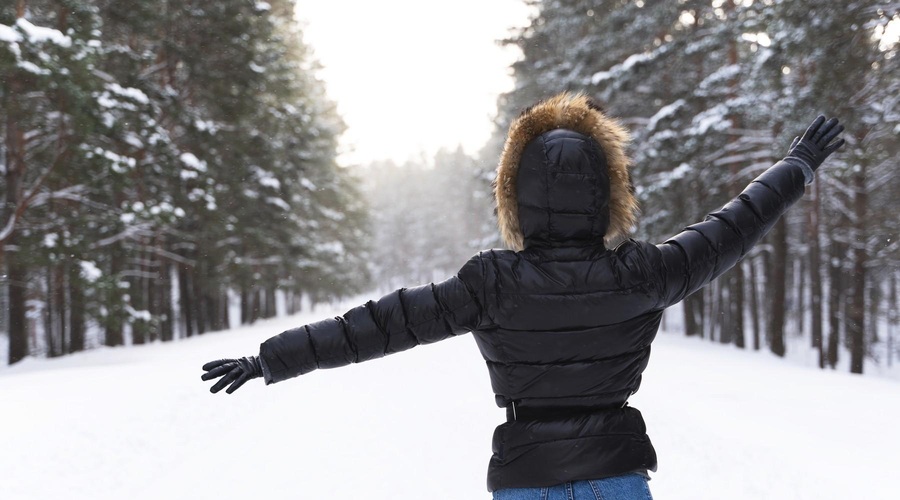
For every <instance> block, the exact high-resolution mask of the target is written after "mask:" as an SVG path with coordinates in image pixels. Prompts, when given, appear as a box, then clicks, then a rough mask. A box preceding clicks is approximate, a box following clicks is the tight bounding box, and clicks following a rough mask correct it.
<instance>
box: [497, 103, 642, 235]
mask: <svg viewBox="0 0 900 500" xmlns="http://www.w3.org/2000/svg"><path fill="white" fill-rule="evenodd" d="M589 102H590V101H589V98H588V97H587V96H585V95H584V94H581V93H578V94H571V93H568V92H564V93H562V94H559V95H556V96H554V97H551V98H550V99H547V100H545V101H541V102H539V103H538V104H536V105H534V106H532V107H531V108H528V109H527V110H525V111H524V112H523V113H522V114H521V115H520V116H519V117H518V118H516V119H515V120H513V122H512V124H511V125H510V126H509V134H508V135H507V138H506V143H505V144H504V146H503V153H502V154H501V155H500V163H499V165H498V166H497V176H496V178H495V179H494V200H495V202H496V207H497V225H498V226H499V228H500V235H501V237H502V238H503V241H504V243H506V245H507V246H508V247H509V248H510V249H512V250H516V251H518V250H522V249H524V248H525V240H524V236H523V234H522V229H521V228H520V227H519V205H518V202H517V200H516V176H517V174H518V171H519V161H520V160H521V158H522V151H523V150H524V149H525V145H527V144H528V143H529V142H530V141H531V140H533V139H534V138H536V137H538V136H539V135H541V134H543V133H545V132H549V131H551V130H554V129H560V128H561V129H567V130H573V131H575V132H578V133H580V134H583V135H586V136H589V137H592V138H593V139H594V140H595V141H597V143H598V144H599V145H600V149H602V150H603V154H604V155H606V163H607V165H608V169H609V184H610V200H609V229H608V230H607V232H606V235H605V238H604V239H605V240H606V242H607V243H609V242H610V241H612V240H614V239H616V238H618V237H622V236H625V235H626V234H628V232H629V231H630V229H631V227H632V226H633V225H634V223H635V220H636V218H637V211H638V204H637V200H636V199H635V197H634V193H633V192H632V188H631V182H630V178H629V175H628V167H629V166H630V164H631V160H630V159H629V158H628V156H626V154H625V148H626V146H627V145H628V141H629V140H630V136H629V135H628V132H627V131H626V130H625V128H624V127H623V126H622V125H620V124H619V122H618V121H616V120H615V119H613V118H611V117H609V116H607V115H606V114H604V113H603V112H601V111H600V110H598V109H596V107H593V108H592V107H591V105H590V104H589Z"/></svg>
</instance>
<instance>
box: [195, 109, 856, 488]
mask: <svg viewBox="0 0 900 500" xmlns="http://www.w3.org/2000/svg"><path fill="white" fill-rule="evenodd" d="M842 130H843V127H842V126H841V125H839V124H838V122H837V120H835V119H831V120H828V121H825V118H824V117H821V116H820V117H818V118H817V119H816V120H815V121H814V122H813V124H812V125H811V126H810V127H809V129H808V130H807V131H806V133H805V134H804V135H803V137H802V138H798V139H795V140H794V143H793V144H792V146H791V148H790V150H789V152H788V156H787V157H786V158H785V159H784V160H782V161H780V162H778V163H776V164H775V165H774V166H772V167H771V168H769V169H768V170H766V171H765V172H764V173H763V174H762V175H760V176H759V177H758V178H757V179H756V180H754V181H753V182H752V183H750V185H749V186H748V187H747V188H746V189H745V190H744V192H743V193H741V194H740V196H738V197H737V198H735V199H733V200H731V201H730V202H729V203H728V204H726V205H725V206H724V207H722V208H721V209H719V210H717V211H715V212H713V213H711V214H709V215H708V216H707V217H706V218H705V220H704V221H703V222H700V223H697V224H694V225H692V226H689V227H687V228H686V229H685V230H684V231H682V232H681V233H679V234H678V235H676V236H674V237H673V238H671V239H669V240H667V241H666V242H664V243H662V244H659V245H653V244H650V243H646V242H642V241H635V240H632V239H627V240H625V241H624V242H623V243H621V244H619V245H618V246H616V247H615V248H614V249H609V248H607V246H606V242H609V241H611V240H614V239H617V238H620V237H621V236H623V235H624V234H625V233H626V232H627V231H628V230H629V228H630V227H631V226H632V225H633V223H634V221H635V215H636V211H637V202H636V201H635V198H634V195H633V193H632V186H631V183H630V177H629V174H628V166H629V160H628V158H627V157H626V155H625V146H626V144H627V141H628V134H627V132H626V131H625V130H624V129H623V128H622V127H621V126H620V125H619V124H618V123H617V122H616V121H615V120H614V119H612V118H610V117H608V116H606V114H605V113H604V112H603V111H602V110H601V109H600V108H599V107H598V106H596V105H595V104H594V103H593V102H592V101H591V100H590V99H589V98H587V97H586V96H584V95H580V94H575V95H573V94H568V93H565V94H561V95H558V96H556V97H553V98H551V99H548V100H546V101H543V102H541V103H538V104H537V105H535V106H533V107H531V108H529V109H527V110H526V111H525V112H523V113H522V115H520V116H519V117H518V118H517V119H516V120H515V121H514V122H513V123H512V125H511V126H510V130H509V135H508V138H507V141H506V145H505V147H504V150H503V154H502V156H501V158H500V164H499V167H498V169H497V177H496V180H495V186H494V194H495V198H496V204H497V217H498V224H499V227H500V232H501V235H502V237H503V239H504V241H505V242H506V244H507V245H508V246H509V247H510V250H488V251H484V252H480V253H479V254H478V255H476V256H475V257H472V258H471V259H470V260H469V261H468V262H467V263H466V264H465V265H464V266H463V267H462V269H461V270H460V271H459V273H458V274H457V275H456V276H454V277H452V278H450V279H448V280H446V281H443V282H441V283H433V284H428V285H424V286H420V287H416V288H402V289H400V290H397V291H395V292H393V293H391V294H388V295H386V296H384V297H382V298H381V299H379V300H377V301H369V302H367V303H366V304H364V305H361V306H359V307H356V308H354V309H351V310H349V311H347V313H345V314H344V315H343V316H339V317H336V318H329V319H326V320H323V321H319V322H317V323H312V324H309V325H304V326H301V327H299V328H295V329H293V330H288V331H286V332H284V333H282V334H280V335H277V336H275V337H272V338H270V339H269V340H267V341H265V342H264V343H263V344H262V345H261V346H260V352H259V356H252V357H247V358H241V359H224V360H219V361H213V362H211V363H207V364H206V365H204V366H203V369H204V370H206V371H207V373H205V374H204V375H203V377H202V378H203V380H211V379H214V378H217V377H222V379H221V380H219V381H218V382H217V383H216V384H215V385H214V386H213V387H212V389H211V391H212V392H218V391H220V390H221V389H222V388H224V387H225V386H227V385H229V384H231V385H230V387H229V388H228V389H227V390H226V392H227V393H231V392H233V391H234V390H236V389H237V388H238V387H240V386H241V385H242V384H243V383H244V382H246V381H247V380H249V379H252V378H255V377H263V379H264V380H265V382H266V384H272V383H275V382H280V381H282V380H286V379H288V378H291V377H296V376H298V375H302V374H305V373H308V372H310V371H312V370H315V369H316V368H333V367H337V366H343V365H347V364H349V363H357V362H360V361H365V360H367V359H373V358H379V357H382V356H384V355H386V354H391V353H394V352H398V351H403V350H406V349H409V348H411V347H414V346H416V345H418V344H426V343H430V342H436V341H438V340H442V339H445V338H447V337H450V336H454V335H460V334H463V333H466V332H469V331H471V332H473V334H474V335H475V339H476V341H477V343H478V347H479V349H480V350H481V353H482V355H483V356H484V358H485V360H486V362H487V366H488V371H489V372H490V377H491V385H492V387H493V390H494V393H495V394H496V401H497V404H498V405H499V406H501V407H505V408H506V409H507V422H506V423H504V424H502V425H500V426H499V427H497V429H496V431H495V432H494V438H493V452H494V453H493V457H492V458H491V460H490V465H489V467H488V481H487V484H488V490H489V491H492V492H493V493H494V498H495V499H531V498H534V499H539V498H540V499H546V498H551V499H552V498H629V499H630V498H635V499H639V498H650V491H649V489H648V488H647V471H648V470H653V471H655V470H656V453H655V451H654V449H653V446H652V445H651V444H650V439H649V438H648V437H647V434H646V429H645V426H644V421H643V419H642V417H641V414H640V412H639V411H638V410H637V409H635V408H632V407H630V406H628V397H629V396H630V395H631V394H634V393H635V392H636V391H637V390H638V387H639V386H640V383H641V373H642V372H643V371H644V368H645V367H646V366H647V361H648V358H649V355H650V344H651V342H652V341H653V339H654V337H655V336H656V332H657V329H658V328H659V323H660V319H661V318H662V313H663V310H664V309H665V308H666V307H668V306H670V305H672V304H675V303H677V302H679V301H680V300H682V299H684V298H685V297H687V296H688V295H690V294H692V293H694V292H695V291H697V290H698V289H700V288H701V287H702V286H704V285H706V284H707V283H709V282H710V281H711V280H713V279H715V278H716V277H717V276H719V275H721V274H722V273H724V272H725V271H727V270H728V269H729V268H731V267H732V266H734V264H735V263H736V262H738V261H739V260H740V259H741V257H743V256H744V255H745V254H746V253H747V252H748V251H749V250H750V249H751V248H752V247H753V245H755V244H756V243H757V242H758V241H759V240H760V238H762V237H763V235H765V234H766V232H767V231H769V229H771V228H772V226H773V225H774V224H775V221H776V220H777V219H778V217H779V216H781V214H782V213H784V211H785V210H787V208H788V207H790V206H791V205H792V204H793V203H794V202H795V201H797V200H798V199H799V198H800V196H801V195H802V194H803V191H804V185H805V184H808V183H809V182H810V181H811V180H812V178H813V173H814V172H815V170H816V169H817V168H818V167H819V165H821V164H822V162H823V161H824V160H825V159H826V158H827V157H828V156H829V155H830V154H831V153H833V152H834V151H835V150H836V149H838V148H839V147H840V146H841V145H842V144H843V140H841V139H837V136H838V135H839V134H840V133H841V131H842Z"/></svg>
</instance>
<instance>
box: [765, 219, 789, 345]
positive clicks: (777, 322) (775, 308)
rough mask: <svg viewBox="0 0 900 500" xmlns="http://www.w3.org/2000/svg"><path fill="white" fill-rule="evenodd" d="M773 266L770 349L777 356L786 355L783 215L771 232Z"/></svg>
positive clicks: (785, 231) (785, 250)
mask: <svg viewBox="0 0 900 500" xmlns="http://www.w3.org/2000/svg"><path fill="white" fill-rule="evenodd" d="M771 241H772V266H771V268H770V272H771V279H770V280H769V283H768V294H767V295H768V296H769V297H770V298H771V302H770V304H771V309H770V311H771V314H770V315H769V328H768V332H767V334H768V338H769V349H770V350H771V351H772V353H773V354H775V355H776V356H784V353H785V346H784V319H785V299H786V298H787V297H786V294H785V288H786V287H787V221H786V219H785V217H781V218H780V219H779V220H778V222H777V223H776V224H775V228H774V230H773V231H772V233H771Z"/></svg>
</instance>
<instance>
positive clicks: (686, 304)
mask: <svg viewBox="0 0 900 500" xmlns="http://www.w3.org/2000/svg"><path fill="white" fill-rule="evenodd" d="M682 307H683V308H684V333H685V335H687V336H688V337H694V336H699V337H701V338H702V337H703V318H702V314H703V312H702V311H703V293H702V292H698V293H694V294H693V295H691V296H689V297H687V298H685V299H684V300H683V301H682Z"/></svg>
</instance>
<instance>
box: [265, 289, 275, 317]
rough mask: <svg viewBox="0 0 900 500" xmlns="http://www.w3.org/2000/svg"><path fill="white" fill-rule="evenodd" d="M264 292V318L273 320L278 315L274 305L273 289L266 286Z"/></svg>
mask: <svg viewBox="0 0 900 500" xmlns="http://www.w3.org/2000/svg"><path fill="white" fill-rule="evenodd" d="M265 290H266V317H267V318H274V317H275V316H277V315H278V307H277V306H276V305H275V287H274V286H267V287H266V288H265Z"/></svg>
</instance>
